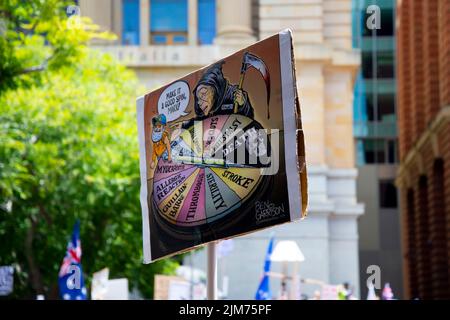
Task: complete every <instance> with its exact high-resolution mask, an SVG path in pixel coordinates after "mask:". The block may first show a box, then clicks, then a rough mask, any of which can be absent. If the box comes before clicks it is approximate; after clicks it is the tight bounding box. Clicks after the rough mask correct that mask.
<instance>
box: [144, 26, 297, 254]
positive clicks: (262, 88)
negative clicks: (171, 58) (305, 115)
mask: <svg viewBox="0 0 450 320" xmlns="http://www.w3.org/2000/svg"><path fill="white" fill-rule="evenodd" d="M291 40H292V39H291V36H290V33H289V32H285V33H283V34H282V33H280V34H278V35H275V36H273V37H271V38H268V39H267V40H265V41H262V42H258V43H257V44H255V45H253V46H251V47H248V48H247V49H246V50H245V51H239V52H237V53H235V54H234V55H231V56H229V57H227V58H224V59H222V60H220V61H219V62H216V63H214V64H212V65H210V66H208V67H206V68H204V69H201V70H198V71H195V72H193V73H190V74H188V75H186V76H184V77H182V78H180V79H178V80H175V81H174V82H172V83H170V84H167V85H166V86H164V87H162V88H159V89H157V90H155V91H153V92H151V93H148V94H146V95H145V96H143V97H141V98H139V99H138V103H137V111H138V129H139V138H140V160H141V181H142V184H141V186H142V188H141V203H142V211H143V235H144V260H145V261H146V262H150V261H155V260H158V259H161V258H164V257H167V256H170V255H172V254H174V253H177V252H182V251H185V250H188V249H190V248H194V247H196V246H198V245H200V244H204V243H207V242H210V241H215V240H218V239H227V238H230V237H233V236H236V235H241V234H246V233H248V232H252V231H256V230H258V229H263V228H267V227H270V226H274V225H278V224H282V223H286V222H289V221H295V220H298V219H299V218H300V215H301V214H303V212H304V211H302V210H303V207H302V208H301V209H300V208H299V206H298V203H299V200H298V199H303V198H300V195H299V191H300V188H298V190H297V189H296V188H295V185H296V184H298V185H299V187H300V183H297V181H296V177H298V172H297V171H296V168H297V166H296V165H298V163H297V158H296V152H299V154H300V155H302V151H301V150H300V151H298V148H296V137H295V136H294V134H295V133H296V131H295V129H296V128H297V126H298V125H299V121H298V120H299V119H297V118H296V109H295V107H296V95H295V83H296V82H295V79H294V78H293V75H294V73H293V67H292V64H290V63H292V61H295V60H294V59H293V52H292V46H291V44H292V41H291ZM269 70H270V72H269ZM285 89H286V90H285ZM269 106H270V110H269ZM269 111H270V112H269ZM163 115H164V117H162V116H163ZM155 117H156V118H155ZM153 118H155V119H156V120H155V121H157V122H158V123H155V125H153V124H152V123H151V119H153ZM163 119H164V120H163ZM159 124H160V125H159ZM300 124H301V123H300ZM143 138H144V139H143ZM150 139H152V140H150ZM285 153H286V154H287V156H285ZM144 163H145V164H146V165H145V166H144V165H143V164H144ZM288 170H289V171H290V172H289V175H288V173H287V171H288ZM288 177H290V178H289V179H290V180H289V183H290V184H289V185H290V187H289V188H288ZM144 181H145V182H144ZM293 186H294V187H293ZM302 187H303V185H302ZM281 190H289V192H280V191H281ZM302 190H303V189H302ZM290 199H293V200H292V201H291V200H290ZM275 211H276V212H275Z"/></svg>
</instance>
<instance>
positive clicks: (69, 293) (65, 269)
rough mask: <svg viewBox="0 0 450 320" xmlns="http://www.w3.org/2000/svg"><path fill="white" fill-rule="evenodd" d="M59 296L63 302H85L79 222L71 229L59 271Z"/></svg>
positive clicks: (85, 293)
mask: <svg viewBox="0 0 450 320" xmlns="http://www.w3.org/2000/svg"><path fill="white" fill-rule="evenodd" d="M58 283H59V294H60V296H61V298H63V299H64V300H86V299H87V291H86V287H85V286H84V278H83V269H82V267H81V241H80V222H79V221H77V222H76V223H75V226H74V228H73V233H72V239H71V240H70V241H69V243H68V244H67V252H66V256H65V257H64V260H63V262H62V264H61V268H60V269H59V279H58Z"/></svg>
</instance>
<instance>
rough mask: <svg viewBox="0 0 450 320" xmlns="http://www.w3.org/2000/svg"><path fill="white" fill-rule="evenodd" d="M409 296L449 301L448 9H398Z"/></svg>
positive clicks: (423, 4) (424, 5) (447, 4)
mask: <svg viewBox="0 0 450 320" xmlns="http://www.w3.org/2000/svg"><path fill="white" fill-rule="evenodd" d="M397 46H398V51H397V61H398V64H397V65H398V89H399V91H398V105H399V112H398V116H399V129H400V131H399V132H400V168H399V172H398V178H397V182H398V186H399V187H400V192H401V204H402V206H401V207H402V230H403V234H402V238H403V239H402V242H403V248H404V255H403V263H404V267H405V278H404V281H405V284H406V285H405V289H406V296H407V297H408V298H417V297H418V298H420V299H449V298H450V281H449V279H450V274H449V273H450V260H449V259H450V1H448V0H427V1H405V0H403V1H397Z"/></svg>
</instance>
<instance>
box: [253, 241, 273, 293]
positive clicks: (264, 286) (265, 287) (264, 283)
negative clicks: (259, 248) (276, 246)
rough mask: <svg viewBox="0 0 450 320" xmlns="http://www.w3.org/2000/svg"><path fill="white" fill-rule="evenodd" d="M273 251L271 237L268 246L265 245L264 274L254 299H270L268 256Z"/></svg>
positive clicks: (269, 262)
mask: <svg viewBox="0 0 450 320" xmlns="http://www.w3.org/2000/svg"><path fill="white" fill-rule="evenodd" d="M272 251H273V237H272V238H270V242H269V246H268V247H267V253H266V259H265V261H264V275H263V277H262V279H261V282H260V284H259V287H258V291H256V296H255V300H270V299H271V298H272V293H271V292H270V285H269V275H268V273H269V272H270V265H271V261H270V256H271V255H272Z"/></svg>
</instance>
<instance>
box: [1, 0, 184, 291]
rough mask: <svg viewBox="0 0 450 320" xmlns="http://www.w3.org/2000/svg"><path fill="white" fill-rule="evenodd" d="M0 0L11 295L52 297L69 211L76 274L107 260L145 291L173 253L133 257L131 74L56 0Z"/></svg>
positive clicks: (136, 182) (168, 266)
mask: <svg viewBox="0 0 450 320" xmlns="http://www.w3.org/2000/svg"><path fill="white" fill-rule="evenodd" d="M0 3H1V5H0V12H1V16H2V17H3V21H5V20H6V29H7V30H6V31H5V30H3V32H4V34H6V37H2V40H0V55H1V57H0V72H1V73H0V76H1V78H0V243H1V245H0V265H11V264H12V265H14V266H15V268H16V269H15V270H16V275H15V284H14V290H15V291H14V294H13V297H18V298H21V297H31V298H33V297H34V295H35V294H41V293H43V294H45V295H46V296H47V297H53V298H55V297H57V292H58V288H57V277H58V270H59V266H60V264H61V262H62V258H63V257H64V255H65V249H66V245H67V241H68V239H69V237H70V234H71V232H72V228H73V224H74V222H75V220H76V219H77V218H79V219H80V221H81V241H82V247H83V258H82V264H83V269H84V272H85V275H86V276H87V277H88V283H89V275H91V274H92V273H93V272H95V271H98V270H99V269H102V268H103V267H109V268H110V275H111V277H113V278H117V277H127V278H128V279H129V281H130V284H131V287H136V288H138V289H139V290H140V291H141V293H142V294H143V295H144V296H145V297H147V298H151V297H152V293H153V275H154V274H155V273H171V272H173V270H174V268H175V267H176V265H177V262H175V261H173V260H163V261H161V262H157V263H154V264H151V265H143V264H142V236H141V228H142V222H141V221H142V220H141V213H140V204H139V187H140V178H139V159H138V143H137V132H136V121H135V108H134V101H135V97H136V96H137V94H138V92H137V91H138V90H139V89H137V88H139V85H138V83H137V80H136V77H135V75H134V74H133V73H132V72H131V71H129V70H127V69H125V68H124V67H123V66H121V65H119V64H118V63H117V62H116V61H114V60H113V59H112V58H111V57H110V56H108V55H105V54H102V53H99V52H97V51H95V50H93V49H90V48H89V47H88V46H87V45H86V44H87V42H88V41H89V40H91V39H92V38H95V37H98V36H101V37H103V38H105V37H106V38H107V37H111V36H110V35H105V34H99V33H98V32H97V31H96V28H95V27H94V26H93V25H92V24H91V23H90V22H89V21H87V20H82V21H79V22H77V24H76V26H75V27H74V29H72V27H73V26H70V25H68V24H67V21H68V20H67V18H66V17H65V11H64V9H65V7H64V5H65V4H64V3H63V2H61V1H60V0H58V1H56V0H55V1H53V0H47V1H37V0H33V1H19V0H17V1H13V0H9V1H6V2H5V1H1V2H0ZM5 3H6V4H5ZM4 25H5V23H4ZM18 28H20V30H22V29H23V30H28V29H30V30H33V32H22V31H20V30H19V29H18ZM27 70H28V71H27ZM30 70H33V71H30Z"/></svg>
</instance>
